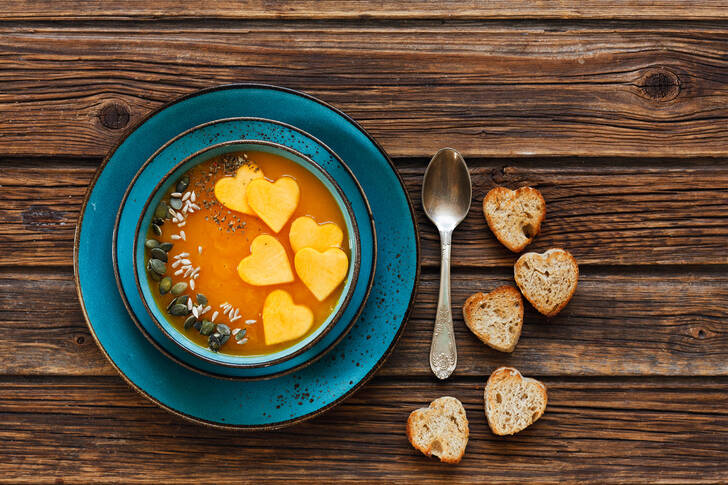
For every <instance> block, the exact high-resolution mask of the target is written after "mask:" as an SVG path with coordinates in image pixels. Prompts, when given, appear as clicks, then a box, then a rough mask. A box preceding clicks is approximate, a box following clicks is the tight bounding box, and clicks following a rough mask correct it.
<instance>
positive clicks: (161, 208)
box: [154, 202, 169, 219]
mask: <svg viewBox="0 0 728 485" xmlns="http://www.w3.org/2000/svg"><path fill="white" fill-rule="evenodd" d="M168 215H169V207H167V204H166V203H165V202H160V203H159V205H158V206H157V208H156V209H154V217H158V218H159V219H165V218H166V217H167V216H168Z"/></svg>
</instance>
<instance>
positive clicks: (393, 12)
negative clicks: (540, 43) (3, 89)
mask: <svg viewBox="0 0 728 485" xmlns="http://www.w3.org/2000/svg"><path fill="white" fill-rule="evenodd" d="M7 7H8V8H6V9H5V10H4V11H3V12H2V14H1V15H0V18H1V19H3V20H91V21H97V20H109V19H124V20H160V19H174V20H182V19H200V18H208V19H209V18H214V19H235V20H248V19H357V20H358V19H363V20H370V19H403V20H404V19H441V18H447V19H534V18H536V19H645V20H647V19H649V20H662V19H667V20H676V19H724V18H726V16H728V12H727V11H726V8H725V7H726V5H725V2H723V1H720V0H703V1H701V2H698V3H692V4H690V5H689V6H686V4H685V2H682V1H680V0H661V1H659V2H655V1H652V0H588V1H576V0H568V1H565V0H560V1H553V0H550V1H549V0H547V1H537V2H509V1H507V0H492V1H489V2H479V1H475V0H465V1H455V0H444V1H438V2H434V3H433V2H427V1H424V0H401V1H398V2H381V1H371V0H369V1H362V0H304V1H290V0H276V1H271V0H265V1H264V0H253V1H245V2H242V1H232V0H211V1H210V0H208V1H206V2H204V3H202V4H198V3H195V4H191V3H186V2H185V3H180V2H175V1H172V0H161V1H156V2H145V1H142V0H127V1H125V2H123V3H119V2H113V1H110V0H81V1H79V0H73V1H72V0H61V1H50V0H42V1H38V0H19V1H15V2H9V3H8V5H7Z"/></svg>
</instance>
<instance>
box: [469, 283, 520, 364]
mask: <svg viewBox="0 0 728 485" xmlns="http://www.w3.org/2000/svg"><path fill="white" fill-rule="evenodd" d="M463 318H464V319H465V325H467V327H468V328H469V329H470V331H471V332H473V333H474V334H475V336H476V337H478V338H479V339H480V340H481V341H482V342H483V343H484V344H486V345H488V346H490V347H492V348H494V349H496V350H499V351H501V352H513V350H514V349H515V348H516V344H517V343H518V339H519V338H520V336H521V329H522V328H523V299H522V298H521V293H520V292H519V291H518V289H516V288H515V287H513V286H501V287H499V288H496V289H495V290H493V291H491V292H490V293H488V294H487V295H486V294H484V293H475V294H474V295H472V296H470V298H468V299H467V300H466V301H465V304H464V305H463Z"/></svg>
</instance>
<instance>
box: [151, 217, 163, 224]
mask: <svg viewBox="0 0 728 485" xmlns="http://www.w3.org/2000/svg"><path fill="white" fill-rule="evenodd" d="M152 222H153V223H154V224H156V225H158V226H163V225H164V219H160V218H159V217H155V218H154V219H152Z"/></svg>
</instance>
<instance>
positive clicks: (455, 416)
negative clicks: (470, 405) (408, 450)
mask: <svg viewBox="0 0 728 485" xmlns="http://www.w3.org/2000/svg"><path fill="white" fill-rule="evenodd" d="M469 434H470V430H469V429H468V417H467V416H466V415H465V408H463V404H462V403H461V402H460V401H458V400H457V399H455V398H454V397H450V396H444V397H441V398H439V399H435V400H434V401H432V403H431V404H430V407H427V408H420V409H415V410H414V411H412V413H410V415H409V419H407V438H408V439H409V442H410V443H411V444H412V446H414V447H415V449H417V450H420V451H421V452H422V453H424V454H425V455H427V456H432V455H435V456H436V457H438V458H439V459H440V461H442V462H444V463H459V462H460V460H461V459H462V458H463V455H464V454H465V447H466V446H467V444H468V435H469Z"/></svg>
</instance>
